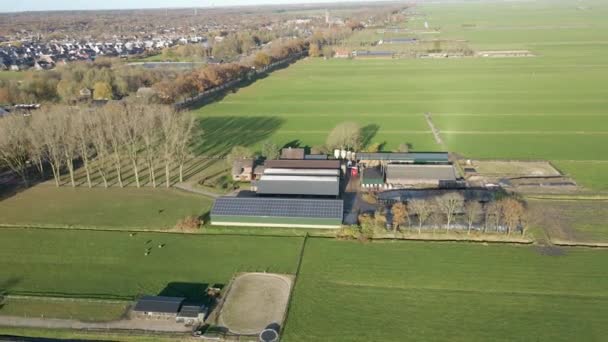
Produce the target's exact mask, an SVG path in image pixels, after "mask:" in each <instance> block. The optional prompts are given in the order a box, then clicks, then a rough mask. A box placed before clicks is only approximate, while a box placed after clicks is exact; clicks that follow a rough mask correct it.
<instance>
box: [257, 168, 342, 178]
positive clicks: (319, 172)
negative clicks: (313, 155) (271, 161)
mask: <svg viewBox="0 0 608 342" xmlns="http://www.w3.org/2000/svg"><path fill="white" fill-rule="evenodd" d="M264 175H265V176H267V175H284V176H287V175H289V176H334V177H339V176H340V170H338V169H272V168H268V169H264Z"/></svg>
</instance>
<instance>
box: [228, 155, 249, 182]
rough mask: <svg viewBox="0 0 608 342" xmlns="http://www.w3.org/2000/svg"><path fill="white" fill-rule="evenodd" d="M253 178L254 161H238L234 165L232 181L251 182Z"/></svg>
mask: <svg viewBox="0 0 608 342" xmlns="http://www.w3.org/2000/svg"><path fill="white" fill-rule="evenodd" d="M252 178H253V159H238V160H235V161H234V162H233V163H232V179H233V180H235V181H241V182H250V181H251V179H252Z"/></svg>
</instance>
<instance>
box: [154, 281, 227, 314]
mask: <svg viewBox="0 0 608 342" xmlns="http://www.w3.org/2000/svg"><path fill="white" fill-rule="evenodd" d="M210 288H214V289H220V290H221V289H223V288H224V284H207V283H184V282H171V283H169V284H167V286H166V287H165V288H164V289H163V290H162V291H161V292H160V293H159V294H158V295H159V296H166V297H183V298H186V300H185V301H184V304H185V305H204V306H205V307H207V309H208V312H212V311H213V309H214V308H215V306H216V305H217V300H218V298H217V297H216V296H214V295H213V294H212V293H211V291H210Z"/></svg>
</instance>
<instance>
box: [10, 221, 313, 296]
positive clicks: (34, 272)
mask: <svg viewBox="0 0 608 342" xmlns="http://www.w3.org/2000/svg"><path fill="white" fill-rule="evenodd" d="M161 244H163V245H164V247H163V248H158V245H161ZM301 244H302V238H299V237H281V238H278V237H246V236H207V235H205V236H203V235H187V234H186V235H184V234H166V233H137V234H136V235H135V236H133V237H131V236H129V233H127V232H107V231H78V230H51V229H23V228H19V229H13V228H5V229H0V269H1V270H2V272H0V292H2V291H3V290H5V291H7V292H8V293H9V294H22V295H28V294H30V295H43V296H67V297H84V298H116V299H130V298H133V297H135V296H137V295H142V294H160V293H163V294H166V295H173V296H175V295H186V296H188V297H192V296H194V297H195V298H193V299H197V298H196V296H202V295H203V291H204V289H205V288H206V286H207V284H224V285H225V284H227V283H228V281H229V280H230V279H231V277H232V275H233V274H234V273H236V272H247V271H260V272H261V271H268V272H276V273H295V270H296V261H297V257H298V254H299V252H300V246H301ZM148 248H151V252H150V255H148V256H146V255H144V254H145V252H146V250H147V249H148ZM182 292H185V293H182ZM192 292H194V293H192Z"/></svg>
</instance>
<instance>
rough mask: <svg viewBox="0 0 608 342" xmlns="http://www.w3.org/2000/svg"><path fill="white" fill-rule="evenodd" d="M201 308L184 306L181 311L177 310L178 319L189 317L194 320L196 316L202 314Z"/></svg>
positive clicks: (198, 306)
mask: <svg viewBox="0 0 608 342" xmlns="http://www.w3.org/2000/svg"><path fill="white" fill-rule="evenodd" d="M202 309H203V308H202V307H201V306H200V305H184V306H182V308H181V310H179V314H178V316H179V317H190V318H196V317H198V315H199V314H200V313H201V312H203V310H202Z"/></svg>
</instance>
